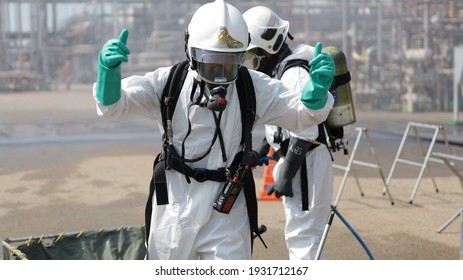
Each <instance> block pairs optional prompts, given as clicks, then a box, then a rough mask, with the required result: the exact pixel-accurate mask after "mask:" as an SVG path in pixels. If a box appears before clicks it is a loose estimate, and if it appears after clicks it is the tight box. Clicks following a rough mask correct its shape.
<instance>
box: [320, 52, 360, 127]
mask: <svg viewBox="0 0 463 280" xmlns="http://www.w3.org/2000/svg"><path fill="white" fill-rule="evenodd" d="M322 51H323V52H326V53H328V54H329V55H330V56H331V57H332V58H333V60H334V63H335V66H336V71H335V75H334V81H333V84H332V86H331V88H330V92H331V94H332V95H333V96H334V100H335V101H334V105H333V109H331V111H330V114H329V115H328V118H327V119H326V123H327V124H328V125H329V126H331V127H343V126H346V125H349V124H353V123H355V122H356V117H355V108H354V101H353V98H352V91H351V88H350V73H349V69H348V68H347V62H346V56H345V55H344V53H343V52H342V51H341V50H340V49H338V48H336V47H332V46H329V47H325V48H323V50H322Z"/></svg>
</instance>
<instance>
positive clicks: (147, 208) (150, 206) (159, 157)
mask: <svg viewBox="0 0 463 280" xmlns="http://www.w3.org/2000/svg"><path fill="white" fill-rule="evenodd" d="M162 158H163V157H162V153H159V154H158V155H157V156H156V159H155V160H154V163H153V176H152V177H151V182H150V189H149V195H148V200H147V201H146V206H145V241H146V245H148V237H149V233H150V226H151V213H152V210H153V195H154V192H155V190H157V189H161V190H162V189H165V190H166V192H165V193H166V195H167V184H166V180H165V170H162V171H163V172H161V173H164V180H161V182H156V183H155V177H157V178H158V179H160V178H159V177H158V176H156V174H157V173H158V172H160V170H159V169H160V167H162V169H164V164H163V163H162ZM158 166H160V167H158ZM156 167H158V169H156ZM162 184H163V185H164V186H162ZM156 185H157V186H158V188H156ZM157 192H158V191H157ZM159 196H162V194H159ZM156 197H158V194H157V193H156ZM157 202H159V199H158V201H157ZM167 203H168V201H167ZM167 203H166V204H167Z"/></svg>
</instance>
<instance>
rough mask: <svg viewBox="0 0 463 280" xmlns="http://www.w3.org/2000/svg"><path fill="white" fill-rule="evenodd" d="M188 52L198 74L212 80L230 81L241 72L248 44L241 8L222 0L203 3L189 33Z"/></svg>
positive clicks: (187, 36)
mask: <svg viewBox="0 0 463 280" xmlns="http://www.w3.org/2000/svg"><path fill="white" fill-rule="evenodd" d="M186 40H187V41H186V44H187V50H186V51H187V52H188V53H187V54H188V57H189V58H190V59H191V60H192V61H191V63H192V65H193V68H195V69H196V70H197V71H198V73H199V75H200V76H201V77H202V78H203V79H204V80H205V81H206V82H209V83H212V84H229V83H231V82H233V81H234V80H235V79H236V78H237V76H238V68H239V67H240V65H241V64H242V63H243V59H244V54H245V52H246V49H247V47H248V44H249V33H248V28H247V25H246V22H245V21H244V19H243V16H242V14H241V12H240V11H239V10H238V9H236V8H235V7H233V6H232V5H230V4H227V3H225V2H224V1H223V0H216V1H215V2H212V3H207V4H205V5H203V6H201V7H200V8H199V9H198V10H197V11H196V12H195V13H194V15H193V17H192V18H191V22H190V24H189V25H188V29H187V34H186Z"/></svg>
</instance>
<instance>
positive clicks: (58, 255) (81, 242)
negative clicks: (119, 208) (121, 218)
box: [16, 226, 146, 260]
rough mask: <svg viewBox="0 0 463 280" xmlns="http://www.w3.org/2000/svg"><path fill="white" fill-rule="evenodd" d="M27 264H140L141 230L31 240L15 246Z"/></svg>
mask: <svg viewBox="0 0 463 280" xmlns="http://www.w3.org/2000/svg"><path fill="white" fill-rule="evenodd" d="M16 248H17V249H18V250H19V251H21V252H23V253H24V254H25V255H26V256H27V259H29V260H142V259H144V257H145V252H146V248H145V228H144V226H129V227H120V228H113V229H103V230H99V231H84V232H79V233H73V234H62V235H56V236H55V237H54V238H53V239H51V240H50V241H48V242H47V240H46V239H41V238H38V239H37V238H33V239H29V240H27V241H26V242H24V243H22V244H20V245H18V246H16Z"/></svg>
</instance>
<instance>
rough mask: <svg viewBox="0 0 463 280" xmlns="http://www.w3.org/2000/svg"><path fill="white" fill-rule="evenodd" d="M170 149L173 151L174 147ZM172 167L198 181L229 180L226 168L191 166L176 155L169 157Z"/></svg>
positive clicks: (169, 163)
mask: <svg viewBox="0 0 463 280" xmlns="http://www.w3.org/2000/svg"><path fill="white" fill-rule="evenodd" d="M170 148H171V146H169V150H170V152H171V153H172V150H173V149H170ZM167 164H168V166H169V167H170V168H172V169H173V170H175V171H177V172H180V173H182V174H184V175H187V176H188V177H191V178H193V179H195V180H196V181H198V182H200V183H202V182H204V181H214V182H225V181H227V174H226V170H225V168H219V169H204V168H191V167H190V166H188V165H187V164H185V163H184V162H183V161H182V160H181V159H179V158H178V157H176V156H171V157H169V162H168V163H167Z"/></svg>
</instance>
